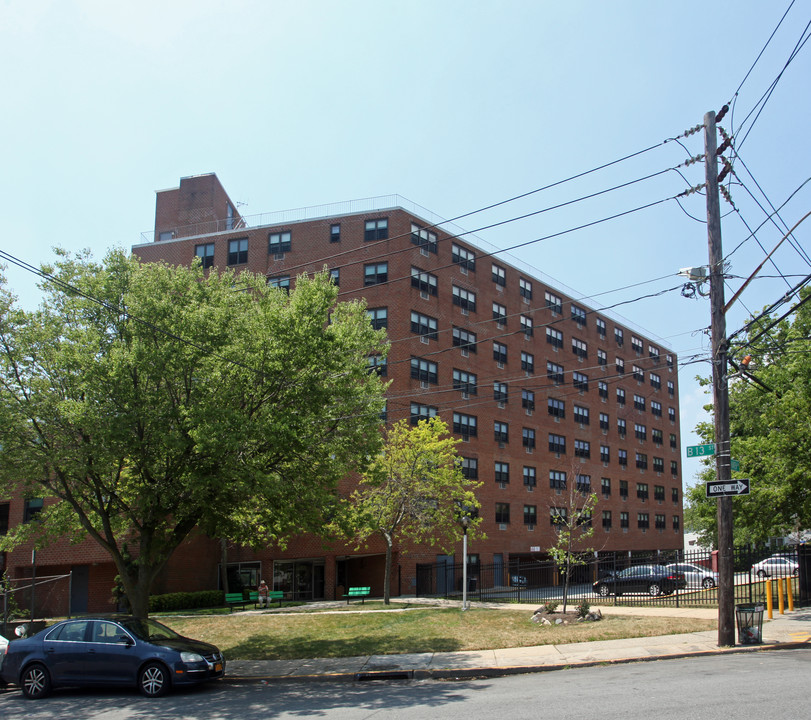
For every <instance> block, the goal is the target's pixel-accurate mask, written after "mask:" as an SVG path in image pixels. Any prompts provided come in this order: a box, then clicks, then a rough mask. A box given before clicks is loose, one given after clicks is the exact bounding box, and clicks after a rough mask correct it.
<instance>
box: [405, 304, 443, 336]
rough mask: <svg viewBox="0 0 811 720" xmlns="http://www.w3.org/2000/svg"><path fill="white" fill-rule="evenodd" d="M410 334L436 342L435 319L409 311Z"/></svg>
mask: <svg viewBox="0 0 811 720" xmlns="http://www.w3.org/2000/svg"><path fill="white" fill-rule="evenodd" d="M411 332H413V333H414V334H415V335H420V336H421V337H425V338H431V339H432V340H436V339H437V337H438V331H437V319H436V318H433V317H430V316H429V315H423V314H421V313H418V312H414V311H413V310H412V311H411Z"/></svg>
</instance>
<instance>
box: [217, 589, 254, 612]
mask: <svg viewBox="0 0 811 720" xmlns="http://www.w3.org/2000/svg"><path fill="white" fill-rule="evenodd" d="M258 602H259V593H258V591H256V590H251V591H250V592H249V593H248V597H247V598H245V597H243V595H242V593H241V592H238V593H225V604H226V605H228V607H230V608H231V612H234V608H235V607H237V606H240V607H243V608H244V607H245V606H246V605H250V604H253V606H254V607H256V604H257V603H258Z"/></svg>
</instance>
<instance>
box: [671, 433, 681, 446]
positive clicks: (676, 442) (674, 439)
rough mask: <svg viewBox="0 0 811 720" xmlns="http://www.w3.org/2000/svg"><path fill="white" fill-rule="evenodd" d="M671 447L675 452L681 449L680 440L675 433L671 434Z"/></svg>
mask: <svg viewBox="0 0 811 720" xmlns="http://www.w3.org/2000/svg"><path fill="white" fill-rule="evenodd" d="M670 447H672V448H673V449H674V450H676V449H677V448H678V447H679V440H678V438H677V437H676V435H675V434H674V433H670Z"/></svg>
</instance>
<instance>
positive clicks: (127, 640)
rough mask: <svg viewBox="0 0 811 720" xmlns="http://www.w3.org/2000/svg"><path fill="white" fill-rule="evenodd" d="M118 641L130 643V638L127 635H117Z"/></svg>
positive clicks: (125, 643)
mask: <svg viewBox="0 0 811 720" xmlns="http://www.w3.org/2000/svg"><path fill="white" fill-rule="evenodd" d="M118 642H120V643H124V645H127V646H129V645H132V638H131V637H130V636H129V635H119V636H118Z"/></svg>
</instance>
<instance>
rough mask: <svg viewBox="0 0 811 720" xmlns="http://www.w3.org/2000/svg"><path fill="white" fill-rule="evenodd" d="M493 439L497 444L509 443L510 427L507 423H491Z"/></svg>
mask: <svg viewBox="0 0 811 720" xmlns="http://www.w3.org/2000/svg"><path fill="white" fill-rule="evenodd" d="M493 437H494V439H495V441H496V442H497V443H508V442H510V426H509V424H508V423H505V422H500V421H498V420H496V421H495V422H494V423H493Z"/></svg>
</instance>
